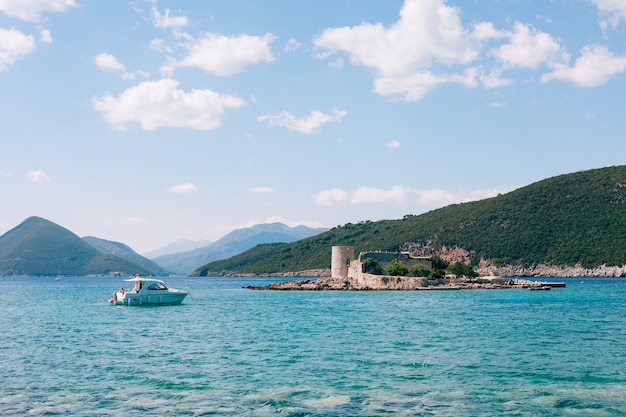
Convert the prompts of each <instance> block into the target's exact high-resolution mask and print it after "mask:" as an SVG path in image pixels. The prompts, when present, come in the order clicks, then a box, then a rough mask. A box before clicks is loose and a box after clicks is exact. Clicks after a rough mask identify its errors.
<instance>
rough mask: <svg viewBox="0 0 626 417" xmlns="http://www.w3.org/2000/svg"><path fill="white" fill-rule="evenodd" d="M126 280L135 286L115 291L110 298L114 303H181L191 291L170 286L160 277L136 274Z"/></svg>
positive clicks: (133, 304)
mask: <svg viewBox="0 0 626 417" xmlns="http://www.w3.org/2000/svg"><path fill="white" fill-rule="evenodd" d="M126 281H129V282H134V283H135V286H134V288H133V289H132V290H131V291H126V290H125V289H124V287H122V288H120V289H119V291H117V292H114V293H113V296H112V297H111V299H110V300H109V303H110V304H113V305H129V306H139V305H164V304H180V303H182V302H183V300H184V299H185V297H187V295H189V291H186V290H177V289H175V288H168V287H166V286H165V283H164V282H163V281H161V280H160V279H153V278H141V277H139V276H136V277H134V278H131V279H127V280H126Z"/></svg>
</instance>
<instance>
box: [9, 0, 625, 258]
mask: <svg viewBox="0 0 626 417" xmlns="http://www.w3.org/2000/svg"><path fill="white" fill-rule="evenodd" d="M625 92H626V1H624V0H552V1H541V2H537V1H530V0H528V1H524V0H480V1H478V0H475V1H467V0H456V1H452V0H450V1H444V0H406V1H398V0H385V1H379V0H317V1H308V2H305V1H298V2H294V1H289V0H266V1H255V0H229V1H217V0H215V1H212V0H206V1H191V0H178V1H165V0H159V1H156V0H152V1H147V0H134V1H122V0H116V1H107V2H104V1H94V0H90V1H86V0H28V1H27V0H0V144H1V147H0V192H1V193H2V202H3V204H2V209H1V210H0V233H4V232H6V231H8V230H9V229H11V228H13V227H15V226H17V225H18V224H19V223H21V222H22V221H23V220H24V219H26V218H27V217H29V216H33V215H35V216H40V217H44V218H46V219H49V220H51V221H53V222H55V223H58V224H60V225H62V226H64V227H67V228H68V229H70V230H71V231H73V232H74V233H76V234H78V235H79V236H86V235H90V236H97V237H100V238H104V239H109V240H114V241H120V242H124V243H126V244H128V245H130V246H131V247H132V248H133V249H135V250H136V251H137V252H139V253H145V252H147V251H150V250H154V249H157V248H159V247H162V246H165V245H167V244H169V243H171V242H173V241H175V240H177V239H181V238H185V239H192V240H198V239H209V240H216V239H218V238H220V237H221V236H223V235H225V234H226V233H228V232H230V231H232V230H233V229H237V228H241V227H247V226H251V225H253V224H257V223H265V222H274V221H281V222H283V223H286V224H288V225H290V226H295V225H298V224H304V225H307V226H311V227H334V226H337V225H343V224H345V223H348V222H352V223H356V222H359V221H365V220H372V221H375V220H381V219H395V218H401V217H402V216H404V215H405V214H420V213H423V212H426V211H429V210H432V209H435V208H439V207H443V206H446V205H449V204H451V203H460V202H465V201H471V200H477V199H482V198H486V197H491V196H494V195H497V194H498V193H504V192H508V191H511V190H513V189H515V188H518V187H521V186H525V185H528V184H531V183H533V182H536V181H539V180H542V179H544V178H548V177H552V176H555V175H560V174H566V173H570V172H575V171H580V170H586V169H592V168H600V167H605V166H611V165H621V164H624V158H625V157H624V155H626V140H624V139H626V137H625V132H626V105H624V100H625V99H624V96H625Z"/></svg>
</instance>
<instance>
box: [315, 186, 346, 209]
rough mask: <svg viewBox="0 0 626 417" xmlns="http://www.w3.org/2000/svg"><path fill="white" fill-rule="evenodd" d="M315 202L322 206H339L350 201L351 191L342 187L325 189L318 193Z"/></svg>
mask: <svg viewBox="0 0 626 417" xmlns="http://www.w3.org/2000/svg"><path fill="white" fill-rule="evenodd" d="M315 203H316V204H319V205H320V206H337V205H341V204H348V203H350V193H348V192H347V191H344V190H342V189H340V188H333V189H332V190H324V191H320V192H319V193H317V195H316V196H315Z"/></svg>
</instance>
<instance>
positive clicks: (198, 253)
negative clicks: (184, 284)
mask: <svg viewBox="0 0 626 417" xmlns="http://www.w3.org/2000/svg"><path fill="white" fill-rule="evenodd" d="M326 230H328V229H316V228H310V227H306V226H296V227H289V226H287V225H285V224H283V223H265V224H257V225H255V226H252V227H247V228H243V229H237V230H233V231H232V232H230V233H229V234H227V235H226V236H224V237H222V238H221V239H219V240H217V241H215V242H213V243H211V244H210V245H208V246H205V247H203V248H198V249H194V250H191V251H187V252H182V253H175V254H169V255H163V256H159V257H156V258H153V261H154V262H156V263H157V264H159V265H160V266H162V267H163V268H165V269H166V270H168V271H172V272H177V273H180V274H189V273H191V272H192V271H193V270H194V269H196V268H198V267H199V266H200V265H204V264H206V263H208V262H212V261H215V260H218V259H225V258H229V257H231V256H233V255H236V254H238V253H241V252H243V251H246V250H248V249H250V248H252V247H254V246H256V245H258V244H261V243H274V242H287V243H290V242H295V241H297V240H300V239H303V238H306V237H309V236H313V235H316V234H319V233H322V232H324V231H326Z"/></svg>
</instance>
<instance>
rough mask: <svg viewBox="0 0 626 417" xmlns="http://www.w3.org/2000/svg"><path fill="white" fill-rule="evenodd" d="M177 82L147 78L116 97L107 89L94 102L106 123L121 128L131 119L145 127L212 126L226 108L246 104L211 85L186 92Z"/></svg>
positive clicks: (123, 128)
mask: <svg viewBox="0 0 626 417" xmlns="http://www.w3.org/2000/svg"><path fill="white" fill-rule="evenodd" d="M178 84H179V83H178V81H176V80H172V79H167V78H165V79H161V80H157V81H144V82H142V83H140V84H138V85H136V86H135V87H132V88H129V89H127V90H126V91H124V92H123V93H121V94H119V95H118V96H117V97H114V96H112V95H111V94H109V93H106V94H105V95H103V96H102V97H94V98H93V99H92V101H91V103H92V105H93V107H94V109H96V110H97V111H99V112H100V113H102V116H103V117H104V119H105V121H106V122H107V123H109V124H110V125H113V126H115V127H116V128H118V129H120V130H125V129H126V124H127V123H130V122H137V123H139V124H140V125H141V127H142V128H143V129H145V130H155V129H158V128H160V127H186V128H191V129H196V130H212V129H216V128H218V127H219V126H220V121H221V119H222V117H223V116H224V109H225V108H227V107H229V108H239V107H241V106H243V105H244V102H243V100H241V99H240V98H238V97H235V96H231V95H227V94H219V93H216V92H214V91H212V90H208V89H207V90H196V89H192V90H191V91H189V92H185V91H183V90H179V89H178V88H177V87H178Z"/></svg>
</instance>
